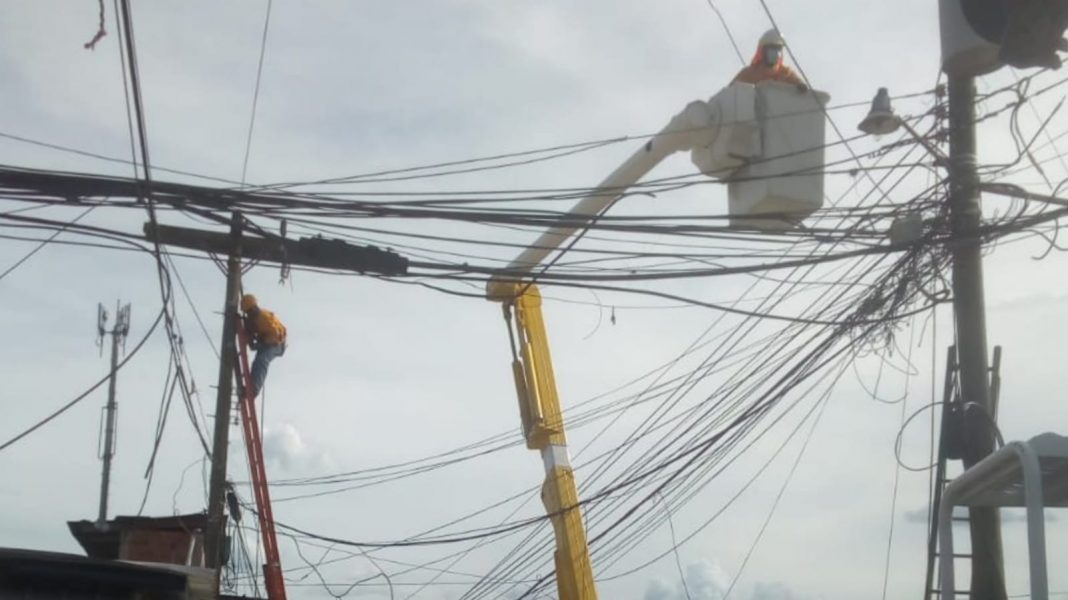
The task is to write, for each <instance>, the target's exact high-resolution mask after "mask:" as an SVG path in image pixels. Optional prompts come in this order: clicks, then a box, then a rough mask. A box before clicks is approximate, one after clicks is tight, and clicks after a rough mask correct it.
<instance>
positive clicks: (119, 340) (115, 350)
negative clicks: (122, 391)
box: [96, 302, 130, 528]
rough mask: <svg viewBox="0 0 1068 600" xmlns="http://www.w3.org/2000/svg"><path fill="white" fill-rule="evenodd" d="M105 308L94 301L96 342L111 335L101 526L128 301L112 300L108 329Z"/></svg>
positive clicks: (105, 508)
mask: <svg viewBox="0 0 1068 600" xmlns="http://www.w3.org/2000/svg"><path fill="white" fill-rule="evenodd" d="M107 322H108V311H106V310H104V305H103V304H97V310H96V331H97V344H98V345H99V346H100V347H101V349H102V348H103V345H104V337H105V336H108V335H110V336H111V376H110V377H109V378H108V403H107V406H106V407H105V409H104V446H103V450H102V451H101V452H100V458H101V459H102V460H103V461H104V467H103V472H102V473H101V476H100V514H99V515H98V516H97V519H96V525H97V527H99V528H103V527H104V524H105V523H106V522H107V520H108V492H109V491H110V487H111V459H112V457H113V456H115V417H116V415H115V413H116V411H117V409H118V403H117V402H116V400H115V379H116V376H117V374H118V367H119V345H122V346H123V348H125V347H126V336H127V335H128V334H129V333H130V305H129V304H127V305H126V306H122V307H120V306H119V303H118V302H116V303H115V326H114V327H112V328H111V330H110V331H109V330H108V329H107Z"/></svg>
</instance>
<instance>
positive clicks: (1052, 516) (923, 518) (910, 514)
mask: <svg viewBox="0 0 1068 600" xmlns="http://www.w3.org/2000/svg"><path fill="white" fill-rule="evenodd" d="M953 512H954V515H953V516H955V517H966V516H968V512H967V509H966V508H965V507H963V506H958V507H957V508H956V510H954V511H953ZM905 520H906V521H907V522H909V523H921V524H926V523H927V508H926V507H921V508H916V509H913V510H910V511H907V512H906V513H905ZM1026 520H1027V515H1026V513H1025V512H1024V511H1023V510H1022V509H1012V508H1010V509H1002V510H1001V522H1002V524H1008V523H1023V522H1025V521H1026ZM1058 520H1059V519H1058V518H1057V514H1056V513H1053V512H1047V513H1046V522H1047V523H1055V522H1057V521H1058Z"/></svg>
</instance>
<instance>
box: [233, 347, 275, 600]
mask: <svg viewBox="0 0 1068 600" xmlns="http://www.w3.org/2000/svg"><path fill="white" fill-rule="evenodd" d="M237 339H238V341H239V342H240V343H239V344H238V348H239V352H238V357H239V363H240V364H239V365H238V375H239V376H240V381H239V383H240V385H239V386H238V394H239V395H240V397H241V402H240V407H241V424H242V426H243V427H244V430H245V448H246V449H247V450H248V464H249V466H250V468H251V470H252V490H253V492H254V493H255V495H256V511H257V513H258V516H259V518H260V531H261V532H262V534H263V549H264V555H265V559H266V561H267V562H266V564H264V565H263V578H264V580H265V582H266V585H267V598H268V600H286V586H285V580H284V579H282V562H281V558H280V556H279V553H278V537H277V535H275V530H274V512H273V511H272V510H271V494H270V491H269V490H268V489H267V469H266V468H265V466H264V464H263V442H262V439H261V438H260V425H259V420H258V419H257V418H256V402H255V398H254V397H253V396H252V372H251V371H250V370H249V363H248V333H247V332H246V331H245V328H244V327H238V328H237Z"/></svg>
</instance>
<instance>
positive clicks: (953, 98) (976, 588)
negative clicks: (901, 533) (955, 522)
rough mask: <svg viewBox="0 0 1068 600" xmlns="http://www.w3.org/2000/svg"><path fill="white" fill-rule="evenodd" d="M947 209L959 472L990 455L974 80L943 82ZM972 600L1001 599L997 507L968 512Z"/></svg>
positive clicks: (992, 431)
mask: <svg viewBox="0 0 1068 600" xmlns="http://www.w3.org/2000/svg"><path fill="white" fill-rule="evenodd" d="M949 154H950V193H949V209H950V216H951V219H952V229H953V242H952V247H951V251H952V254H953V313H954V322H955V326H956V332H957V362H958V364H959V365H960V382H961V396H962V397H961V402H962V407H963V409H964V418H963V420H962V423H963V425H962V426H963V428H964V431H963V432H961V433H962V434H963V435H962V436H961V437H962V439H963V440H964V447H963V454H964V466H965V468H970V467H971V466H972V465H974V464H975V463H977V462H979V461H980V460H982V459H983V458H984V457H986V456H987V455H988V454H990V453H991V452H993V451H994V447H995V446H994V445H995V439H996V438H995V429H994V425H993V422H994V406H993V401H992V395H991V393H990V387H989V383H988V376H989V375H988V372H989V362H988V359H987V346H986V308H985V301H984V298H983V264H982V254H981V251H982V246H981V241H980V239H979V225H980V219H981V216H982V215H981V211H980V207H979V174H978V171H977V170H976V134H975V79H974V78H973V77H959V76H953V75H951V76H950V77H949ZM969 521H970V525H971V539H972V569H971V571H972V581H971V598H972V599H973V600H1005V598H1006V592H1005V575H1004V567H1003V562H1002V560H1003V559H1002V550H1001V520H1000V516H999V514H998V509H997V508H988V507H971V508H970V509H969Z"/></svg>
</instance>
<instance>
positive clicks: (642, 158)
mask: <svg viewBox="0 0 1068 600" xmlns="http://www.w3.org/2000/svg"><path fill="white" fill-rule="evenodd" d="M826 101H827V95H826V94H823V93H821V92H813V93H801V94H799V93H797V92H796V91H795V90H794V89H793V87H792V86H789V87H788V86H783V85H780V84H775V83H768V84H759V85H757V86H750V85H747V84H742V85H736V86H730V87H728V88H725V89H724V90H723V91H722V92H720V93H719V94H717V96H715V97H713V98H712V99H711V100H710V101H709V102H703V101H695V102H691V103H690V104H689V105H687V106H686V108H685V109H684V110H683V111H682V112H680V113H679V114H678V115H676V116H675V117H674V118H673V119H671V121H670V122H669V123H668V125H667V126H666V127H665V128H664V129H663V130H662V131H661V132H660V133H658V134H657V135H655V136H653V137H652V138H651V139H649V141H648V142H646V143H645V144H644V145H643V146H642V147H641V148H640V149H638V151H636V152H635V153H634V154H632V155H631V156H630V158H628V159H627V160H626V161H625V162H624V163H623V164H622V165H620V166H619V167H618V168H617V169H616V170H615V171H613V172H612V173H611V174H610V175H609V176H608V177H607V178H606V179H605V180H604V181H603V182H602V183H601V184H600V185H599V186H598V187H597V188H595V190H594V191H593V192H592V193H591V194H589V195H588V196H586V197H585V198H583V199H582V200H580V201H579V202H578V203H577V204H576V205H575V207H574V208H572V209H571V211H570V212H569V213H568V215H567V216H568V217H572V218H571V219H568V221H569V222H573V223H574V224H573V225H568V226H561V227H553V228H551V229H549V230H547V231H546V232H544V233H543V234H542V235H541V236H540V237H539V238H538V239H537V240H535V241H534V242H533V243H532V244H531V245H530V246H529V247H528V248H527V249H525V250H524V251H523V252H522V253H520V255H519V256H518V257H517V258H516V259H515V260H514V261H512V263H511V264H510V265H509V266H508V267H507V268H505V269H504V270H503V271H502V274H499V275H497V276H494V277H493V278H492V279H491V280H490V282H489V284H488V285H487V287H486V296H487V298H488V299H489V300H492V301H496V302H500V303H501V304H502V306H503V311H504V318H505V320H506V321H507V322H508V333H509V338H510V340H511V344H512V371H513V375H514V377H515V385H516V393H517V396H518V399H519V413H520V418H521V420H522V427H523V434H524V436H525V437H526V441H527V447H528V448H530V449H532V450H538V451H539V452H540V453H541V457H542V462H543V463H544V465H545V482H544V483H543V484H542V491H541V498H542V503H543V504H544V505H545V509H546V511H547V512H548V514H549V517H550V519H551V521H552V524H553V532H554V535H555V538H556V553H555V556H554V563H555V566H556V585H557V593H558V597H559V598H560V600H596V598H597V590H596V586H595V585H594V577H593V568H592V565H591V562H590V551H589V546H588V543H587V540H586V531H585V527H584V525H583V519H582V510H581V502H580V501H579V497H578V487H577V485H576V483H575V474H574V471H573V468H572V465H571V458H570V456H569V454H568V450H567V437H566V434H565V430H564V419H563V413H562V409H561V405H560V397H559V394H558V392H557V388H556V380H555V377H554V375H553V367H552V360H551V357H550V353H549V341H548V336H547V334H546V329H545V320H544V317H543V315H542V309H541V304H542V302H541V294H540V293H539V292H538V287H537V285H536V284H535V279H536V275H532V272H533V271H534V270H535V269H536V268H538V267H539V265H541V264H542V263H543V261H545V259H546V258H548V257H549V255H550V254H551V253H553V252H554V251H556V250H557V249H558V248H560V247H561V246H563V244H564V243H565V242H566V241H567V240H568V239H569V238H571V236H573V235H574V234H576V233H578V232H580V231H581V230H585V229H587V228H588V227H589V226H590V225H592V224H593V223H594V222H595V221H596V219H597V218H598V217H599V216H600V215H601V214H602V213H604V212H605V211H606V210H608V209H609V208H610V207H611V206H612V205H613V204H614V203H615V202H616V201H617V200H619V199H620V198H621V197H622V196H623V195H624V193H625V192H626V190H627V189H628V188H629V187H631V186H632V185H634V184H635V183H637V182H638V181H639V180H640V179H641V178H642V177H643V176H645V174H646V173H648V172H649V171H651V170H652V169H653V168H654V167H656V166H657V165H658V164H659V163H660V162H661V161H663V160H664V159H665V158H667V157H668V156H670V155H671V154H674V153H675V152H681V151H693V161H694V163H695V164H697V166H699V167H700V168H701V170H702V171H704V172H705V173H706V174H708V175H711V176H714V177H739V179H738V180H737V182H732V183H731V184H730V192H729V198H730V207H731V209H730V213H731V215H730V216H731V219H732V224H733V225H740V226H748V227H753V228H758V229H760V228H771V229H782V228H784V227H789V226H792V225H793V224H796V223H797V222H798V221H800V220H801V219H803V218H804V217H806V216H808V215H809V214H811V213H812V212H813V211H814V210H816V209H817V208H819V206H820V205H821V204H822V200H823V183H822V175H820V174H819V170H820V168H822V165H823V152H822V150H821V148H822V146H823V113H822V108H821V105H822V104H824V103H825V102H826ZM799 108H800V110H798V109H799ZM791 114H792V115H793V116H789V115H791ZM783 115H786V116H783ZM812 168H815V170H816V173H811V172H809V173H805V172H806V170H809V169H812ZM795 173H801V174H795ZM765 175H772V176H773V179H772V182H771V183H769V182H768V179H766V178H765ZM747 176H748V177H747ZM761 213H764V214H765V215H767V216H765V217H762V218H753V215H756V214H761ZM574 217H578V218H574Z"/></svg>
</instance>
